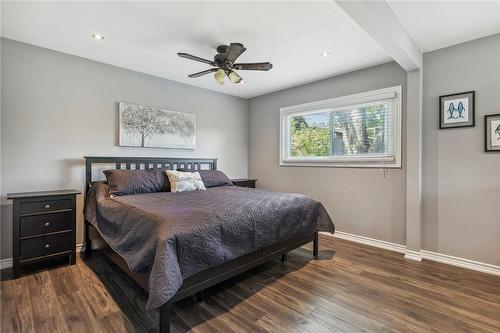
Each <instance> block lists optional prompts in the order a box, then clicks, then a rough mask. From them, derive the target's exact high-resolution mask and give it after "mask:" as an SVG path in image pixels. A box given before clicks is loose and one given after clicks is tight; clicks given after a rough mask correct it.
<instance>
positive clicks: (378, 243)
mask: <svg viewBox="0 0 500 333" xmlns="http://www.w3.org/2000/svg"><path fill="white" fill-rule="evenodd" d="M333 237H337V238H340V239H345V240H349V241H353V242H356V243H361V244H365V245H370V246H374V247H378V248H381V249H385V250H389V251H394V252H398V253H406V246H405V245H401V244H396V243H391V242H386V241H383V240H378V239H373V238H368V237H364V236H358V235H354V234H349V233H347V232H342V231H335V234H333Z"/></svg>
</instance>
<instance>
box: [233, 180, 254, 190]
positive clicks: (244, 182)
mask: <svg viewBox="0 0 500 333" xmlns="http://www.w3.org/2000/svg"><path fill="white" fill-rule="evenodd" d="M231 181H232V182H233V184H234V185H236V186H240V187H249V188H255V183H256V182H257V179H252V178H238V179H231Z"/></svg>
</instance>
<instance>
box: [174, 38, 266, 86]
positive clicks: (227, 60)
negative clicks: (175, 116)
mask: <svg viewBox="0 0 500 333" xmlns="http://www.w3.org/2000/svg"><path fill="white" fill-rule="evenodd" d="M245 51H246V48H245V47H244V46H243V44H241V43H231V44H229V46H227V45H219V46H217V54H216V55H215V57H214V60H213V61H212V60H207V59H203V58H200V57H197V56H194V55H191V54H188V53H177V54H178V55H179V57H182V58H186V59H190V60H194V61H199V62H203V63H205V64H208V65H211V66H214V67H216V68H210V69H207V70H205V71H201V72H198V73H194V74H190V75H188V77H190V78H194V77H200V76H203V75H206V74H210V73H215V74H214V78H215V80H216V81H217V82H218V83H220V84H224V75H227V77H228V78H229V80H231V82H233V83H244V81H243V78H242V77H241V76H239V75H238V74H237V73H236V72H235V70H253V71H268V70H270V69H271V68H273V65H272V64H271V63H270V62H256V63H246V64H243V63H241V64H235V63H234V62H235V61H236V59H238V57H239V56H240V55H241V54H242V53H243V52H245Z"/></svg>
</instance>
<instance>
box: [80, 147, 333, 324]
mask: <svg viewBox="0 0 500 333" xmlns="http://www.w3.org/2000/svg"><path fill="white" fill-rule="evenodd" d="M85 161H86V162H85V165H86V173H85V174H86V186H87V190H86V199H85V200H86V201H85V241H86V242H85V252H86V255H90V254H91V252H92V243H93V242H97V243H101V244H104V247H103V250H104V251H105V253H106V254H107V255H108V256H109V257H110V258H111V260H112V261H113V262H115V263H116V264H117V265H118V266H119V267H120V268H121V269H122V270H123V271H124V272H125V273H127V274H128V275H129V276H131V277H132V278H133V279H134V280H135V281H136V282H137V283H138V284H139V285H140V286H141V287H142V288H144V290H146V291H147V292H148V294H149V298H148V303H147V308H148V310H155V309H158V310H159V313H160V321H159V330H160V332H162V333H165V332H169V331H170V315H171V304H172V303H173V302H176V301H178V300H181V299H183V298H186V297H188V296H191V295H195V294H198V295H201V296H202V293H203V290H205V289H206V288H208V287H211V286H213V285H215V284H218V283H220V282H222V281H224V280H226V279H228V278H231V277H233V276H235V275H237V274H240V273H242V272H244V271H246V270H248V269H251V268H253V267H255V266H257V265H259V264H261V263H264V262H265V261H268V260H270V259H272V258H273V257H276V256H279V255H281V258H282V261H286V258H287V253H288V252H289V251H291V250H293V249H295V248H297V247H300V246H302V245H304V244H306V243H309V242H311V241H312V242H313V256H317V255H318V231H328V232H331V233H333V232H334V230H335V228H334V226H333V223H332V222H331V219H330V217H329V216H328V213H327V212H326V210H325V209H324V207H323V206H322V205H321V203H319V202H317V201H315V200H313V199H312V198H309V197H307V196H305V195H300V194H292V193H277V192H269V191H263V190H258V189H249V188H242V187H237V186H232V185H230V184H226V185H224V186H215V187H211V188H207V189H206V190H204V191H193V192H181V193H172V192H167V191H158V192H151V193H140V194H130V195H120V196H116V195H110V192H109V186H108V184H107V183H106V182H104V181H95V177H94V176H95V173H100V172H102V168H99V166H105V168H106V167H107V168H109V167H110V165H111V166H112V167H114V168H115V169H127V170H131V169H135V170H145V169H156V171H158V169H160V168H161V169H162V170H164V169H173V170H175V169H186V170H188V171H197V170H216V169H217V160H216V159H177V158H146V157H85Z"/></svg>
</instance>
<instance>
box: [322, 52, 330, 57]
mask: <svg viewBox="0 0 500 333" xmlns="http://www.w3.org/2000/svg"><path fill="white" fill-rule="evenodd" d="M320 54H321V56H322V57H328V56H329V55H330V52H327V51H323V52H321V53H320Z"/></svg>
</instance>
